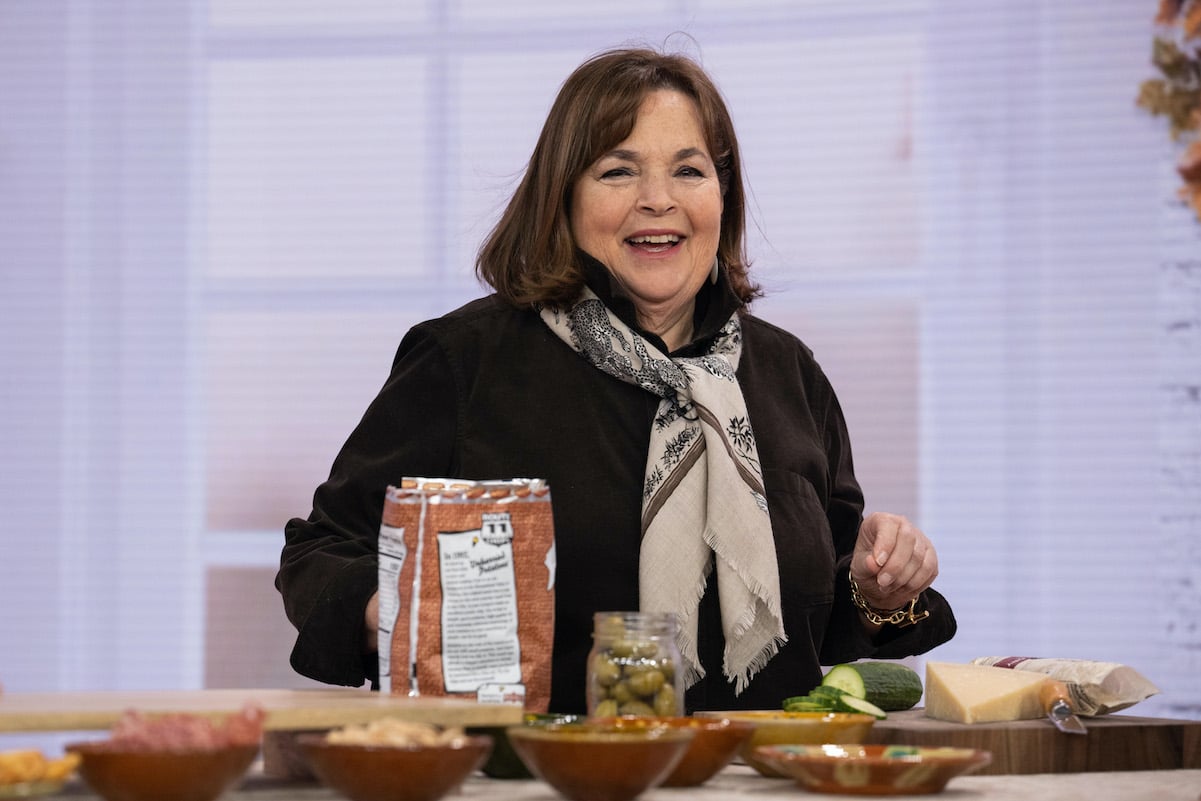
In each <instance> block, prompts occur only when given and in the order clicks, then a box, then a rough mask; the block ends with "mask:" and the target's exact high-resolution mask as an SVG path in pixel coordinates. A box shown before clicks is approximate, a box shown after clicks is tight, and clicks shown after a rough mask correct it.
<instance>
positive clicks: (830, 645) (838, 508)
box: [820, 389, 956, 665]
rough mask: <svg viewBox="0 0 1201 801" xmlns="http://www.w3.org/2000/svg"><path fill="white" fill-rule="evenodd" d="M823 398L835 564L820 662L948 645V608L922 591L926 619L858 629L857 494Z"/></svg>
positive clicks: (847, 449)
mask: <svg viewBox="0 0 1201 801" xmlns="http://www.w3.org/2000/svg"><path fill="white" fill-rule="evenodd" d="M828 398H829V405H828V408H827V410H826V426H825V431H826V443H825V444H826V453H827V455H828V457H829V470H830V480H831V492H830V501H829V505H828V507H827V512H826V513H827V517H828V519H829V521H830V531H831V533H832V534H833V537H834V547H835V551H836V553H837V554H838V561H837V565H836V572H835V584H834V606H833V609H832V610H831V614H830V620H829V624H828V625H827V627H826V635H825V639H824V641H823V642H822V643H821V649H820V658H821V662H822V664H823V665H835V664H838V663H841V662H852V661H854V660H856V659H864V658H877V659H900V658H902V657H906V656H913V655H915V654H921V653H925V652H926V651H929V650H930V649H931V648H934V647H935V646H937V645H940V644H942V643H944V642H946V641H947V640H950V639H951V637H953V636H954V634H955V630H956V623H955V615H954V614H953V613H952V611H951V606H950V604H949V603H947V601H946V599H945V598H943V597H942V595H940V594H939V593H938V592H936V591H935V590H934V589H927V590H926V591H924V592H923V593H922V594H921V596H919V599H918V605H917V609H918V611H921V610H929V612H930V616H929V617H927V618H925V619H924V620H922V621H920V622H918V623H916V624H914V625H911V626H906V627H903V628H902V627H897V626H893V625H886V626H884V627H883V628H882V629H881V630H880V631H879V632H878V633H877V634H876V635H875V636H874V637H873V636H871V635H869V634H868V632H867V631H866V630H865V629H864V627H863V621H862V618H861V616H860V613H859V610H858V609H857V608H856V607H855V604H854V602H853V601H852V600H851V581H850V569H851V554H852V552H853V550H854V547H855V540H856V539H857V538H858V535H859V526H860V524H861V523H862V522H863V492H862V490H861V489H860V487H859V482H858V481H857V480H856V478H855V476H854V468H853V463H852V459H851V445H850V436H849V434H848V432H847V426H846V420H845V418H844V416H843V413H842V409H841V408H840V406H839V404H838V400H837V398H836V397H835V395H834V392H833V390H832V389H831V390H830V392H829V396H828Z"/></svg>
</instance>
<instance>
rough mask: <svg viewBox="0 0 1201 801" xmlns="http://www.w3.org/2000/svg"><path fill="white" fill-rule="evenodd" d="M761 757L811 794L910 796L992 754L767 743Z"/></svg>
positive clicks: (939, 785) (937, 787)
mask: <svg viewBox="0 0 1201 801" xmlns="http://www.w3.org/2000/svg"><path fill="white" fill-rule="evenodd" d="M756 753H757V754H758V756H759V758H760V759H762V760H763V761H764V762H766V763H768V764H769V765H772V766H773V767H774V768H775V769H776V770H779V771H781V772H782V773H784V774H785V775H787V776H791V777H792V778H794V779H796V781H797V784H799V785H801V786H802V787H804V788H805V789H806V790H810V791H812V792H815V793H839V794H844V793H854V794H859V795H914V794H924V793H937V792H941V791H942V790H943V788H945V787H946V786H947V782H948V781H950V780H951V779H953V778H955V777H956V776H959V775H960V774H963V773H968V772H969V771H973V770H975V769H977V768H980V767H983V766H985V765H987V764H988V763H989V762H991V761H992V754H991V753H990V752H988V751H979V750H976V749H974V748H923V747H921V746H913V745H765V746H761V747H760V748H758V749H756Z"/></svg>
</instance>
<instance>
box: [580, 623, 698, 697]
mask: <svg viewBox="0 0 1201 801" xmlns="http://www.w3.org/2000/svg"><path fill="white" fill-rule="evenodd" d="M592 621H593V629H592V651H591V653H589V654H588V673H587V702H588V714H589V715H591V716H593V717H598V718H605V717H614V716H617V715H636V716H643V717H649V716H676V715H683V714H684V676H683V672H682V671H678V670H676V666H677V665H679V664H680V662H681V659H680V649H679V646H678V645H676V634H677V632H678V631H679V626H678V624H677V623H676V616H675V615H673V614H671V613H670V612H597V613H596V614H594V615H593V616H592Z"/></svg>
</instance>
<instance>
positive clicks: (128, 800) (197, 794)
mask: <svg viewBox="0 0 1201 801" xmlns="http://www.w3.org/2000/svg"><path fill="white" fill-rule="evenodd" d="M66 750H67V751H68V752H70V753H75V754H79V756H80V762H79V775H80V777H81V778H82V779H83V780H84V782H85V783H86V784H87V785H88V786H89V787H91V788H92V789H93V790H95V791H96V793H97V794H98V795H100V796H101V797H102V798H105V799H107V801H162V799H164V798H170V799H172V801H213V799H215V798H217V797H218V796H220V795H221V794H222V793H224V792H225V791H226V790H227V789H229V788H230V787H232V786H233V785H234V784H235V783H237V782H238V780H240V779H241V778H242V776H244V775H245V774H246V771H247V769H248V768H249V767H250V764H251V763H252V762H254V758H255V757H256V756H258V753H259V746H258V744H254V745H227V746H221V747H218V748H192V749H187V750H164V751H147V750H144V749H142V750H137V749H130V748H127V747H123V746H118V745H113V744H110V743H107V742H104V741H97V742H81V743H72V744H70V745H68V746H67V747H66Z"/></svg>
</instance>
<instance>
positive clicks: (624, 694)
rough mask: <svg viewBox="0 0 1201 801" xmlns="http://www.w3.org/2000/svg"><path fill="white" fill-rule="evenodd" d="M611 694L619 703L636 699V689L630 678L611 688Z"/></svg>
mask: <svg viewBox="0 0 1201 801" xmlns="http://www.w3.org/2000/svg"><path fill="white" fill-rule="evenodd" d="M609 695H610V697H612V698H613V699H615V700H616V701H617V703H619V704H624V703H626V702H627V701H632V700H634V695H635V693H634V691H633V688H632V687H630V682H629V680H628V679H626V680H623V681H619V682H617V683H616V684H614V685H613V686H612V687H610V688H609Z"/></svg>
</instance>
